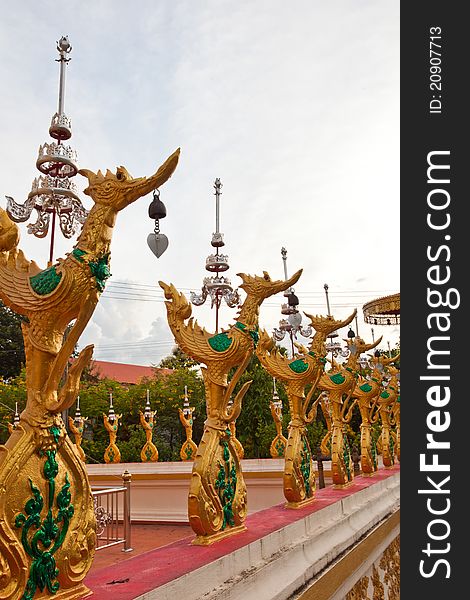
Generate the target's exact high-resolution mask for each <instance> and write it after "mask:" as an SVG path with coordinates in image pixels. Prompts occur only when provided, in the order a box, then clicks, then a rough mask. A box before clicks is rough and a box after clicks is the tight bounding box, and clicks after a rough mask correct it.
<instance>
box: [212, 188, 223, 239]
mask: <svg viewBox="0 0 470 600" xmlns="http://www.w3.org/2000/svg"><path fill="white" fill-rule="evenodd" d="M214 188H215V232H216V233H219V198H220V194H221V193H222V192H221V191H220V190H221V188H222V183H221V182H220V179H219V178H218V177H217V179H216V180H215V182H214Z"/></svg>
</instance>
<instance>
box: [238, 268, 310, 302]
mask: <svg viewBox="0 0 470 600" xmlns="http://www.w3.org/2000/svg"><path fill="white" fill-rule="evenodd" d="M237 275H238V277H241V278H242V280H243V283H242V284H241V285H240V287H241V288H242V290H244V291H245V292H246V293H247V294H248V296H254V297H255V298H257V299H258V301H259V302H258V304H261V302H263V300H265V299H266V298H269V297H270V296H273V295H274V294H277V293H278V292H283V291H285V290H287V289H288V288H290V287H292V286H293V285H294V283H296V282H297V281H298V279H299V277H300V276H301V275H302V269H300V270H299V271H297V273H294V275H292V277H290V278H289V279H286V280H282V279H281V280H277V281H272V280H271V277H270V276H269V275H268V273H267V272H266V271H263V276H262V277H260V276H259V275H246V274H245V273H237Z"/></svg>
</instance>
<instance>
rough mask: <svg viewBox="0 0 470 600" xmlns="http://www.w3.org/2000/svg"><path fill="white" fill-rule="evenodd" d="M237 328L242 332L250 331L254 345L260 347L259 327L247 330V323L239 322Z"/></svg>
mask: <svg viewBox="0 0 470 600" xmlns="http://www.w3.org/2000/svg"><path fill="white" fill-rule="evenodd" d="M235 327H236V328H237V329H240V330H241V331H248V333H249V334H250V337H251V339H252V340H253V344H254V346H255V348H256V346H257V345H258V341H259V333H258V326H256V329H247V327H246V325H245V323H240V321H237V322H236V323H235Z"/></svg>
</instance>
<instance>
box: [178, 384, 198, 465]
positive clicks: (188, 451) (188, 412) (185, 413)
mask: <svg viewBox="0 0 470 600" xmlns="http://www.w3.org/2000/svg"><path fill="white" fill-rule="evenodd" d="M178 411H179V415H180V421H181V424H182V425H183V427H184V430H185V432H186V441H185V442H184V443H183V445H182V446H181V450H180V457H181V460H194V457H195V456H196V451H197V446H196V444H195V443H194V442H193V422H194V417H193V412H194V406H189V399H188V386H187V385H185V386H184V401H183V410H181V408H178Z"/></svg>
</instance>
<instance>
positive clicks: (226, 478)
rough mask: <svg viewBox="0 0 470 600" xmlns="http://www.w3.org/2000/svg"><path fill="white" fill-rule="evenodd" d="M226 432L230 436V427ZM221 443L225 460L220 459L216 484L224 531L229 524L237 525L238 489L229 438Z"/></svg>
mask: <svg viewBox="0 0 470 600" xmlns="http://www.w3.org/2000/svg"><path fill="white" fill-rule="evenodd" d="M225 433H226V435H227V437H230V429H227V430H226V431H225ZM220 444H221V446H222V447H223V452H222V456H223V459H224V462H223V463H221V462H220V461H219V472H218V474H217V479H216V480H215V484H214V486H215V489H216V490H217V491H218V493H219V498H220V501H221V503H222V511H223V522H222V527H221V529H222V531H223V530H224V529H225V528H226V527H227V525H229V526H230V527H234V525H235V519H234V515H233V500H234V498H235V491H236V489H237V470H236V467H235V463H234V462H233V463H232V462H231V461H230V451H229V449H228V442H227V440H225V439H222V440H221V441H220Z"/></svg>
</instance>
